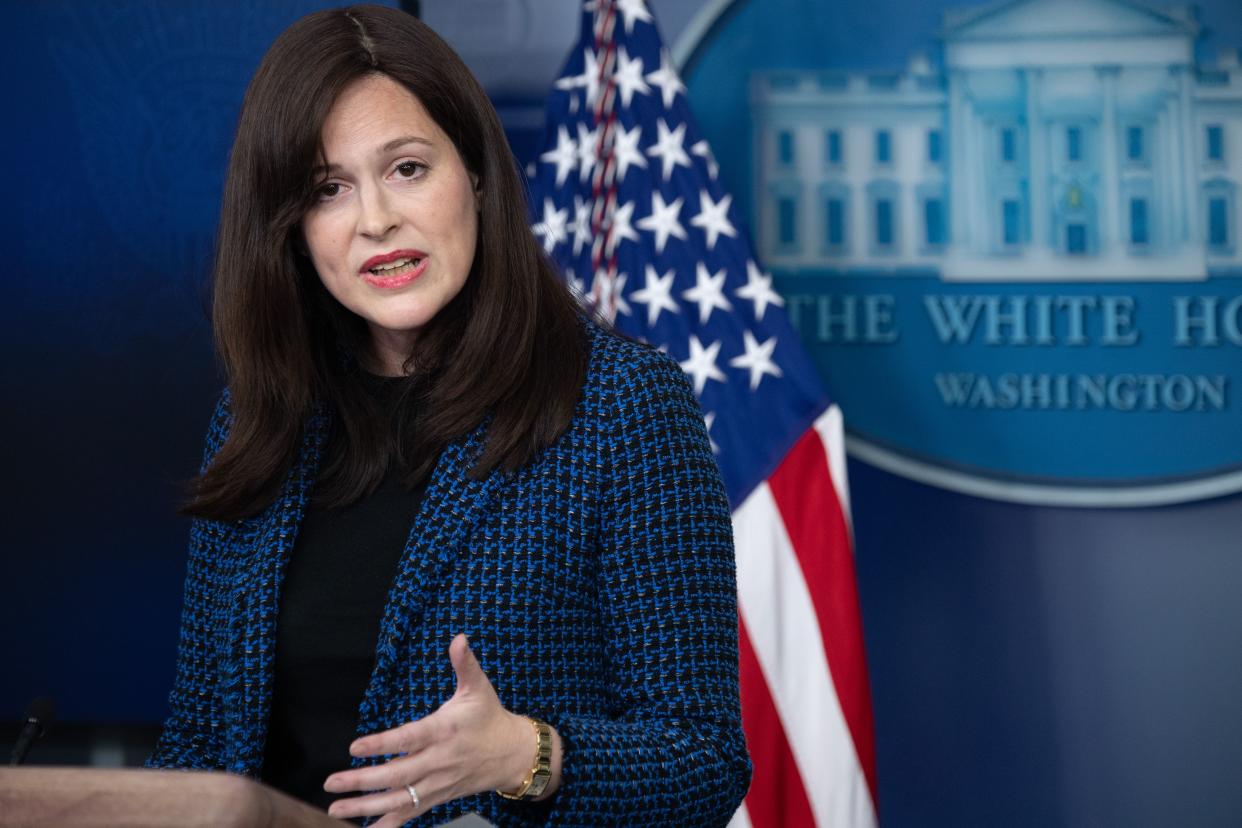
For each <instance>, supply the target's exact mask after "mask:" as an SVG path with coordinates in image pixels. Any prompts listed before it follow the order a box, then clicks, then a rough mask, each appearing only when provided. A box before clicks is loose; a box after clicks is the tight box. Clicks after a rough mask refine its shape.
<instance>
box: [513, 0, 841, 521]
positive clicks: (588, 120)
mask: <svg viewBox="0 0 1242 828" xmlns="http://www.w3.org/2000/svg"><path fill="white" fill-rule="evenodd" d="M597 6H598V7H599V8H597ZM685 91H686V88H685V86H684V85H683V84H682V82H681V80H680V78H679V77H678V75H677V72H676V70H675V69H674V68H673V65H672V62H671V60H670V57H669V53H668V51H667V50H666V49H664V48H663V46H662V44H661V42H660V36H659V33H658V31H657V30H656V27H655V23H654V21H653V19H652V15H651V12H650V10H649V9H648V8H647V7H646V5H645V3H644V2H642V0H616V1H615V2H608V0H599V2H597V3H587V4H586V8H585V9H584V11H583V15H582V36H581V39H580V42H579V45H578V46H577V47H576V48H575V49H574V51H573V53H572V54H571V55H570V58H569V60H568V62H567V63H566V66H565V68H564V70H563V71H562V73H561V77H560V78H559V79H558V80H557V81H556V83H555V84H554V86H553V89H552V92H551V94H550V96H549V99H548V109H547V111H548V118H547V127H546V133H545V136H544V144H543V147H544V151H543V152H541V154H540V155H539V157H538V161H537V163H536V165H535V169H534V171H533V173H532V175H531V178H532V195H533V197H532V199H531V209H532V211H533V213H534V230H535V233H536V234H537V235H538V236H539V238H540V239H541V240H542V241H543V245H544V249H545V250H546V251H547V252H548V253H549V255H550V256H551V257H552V258H553V260H554V261H555V262H556V264H557V265H558V266H559V268H560V270H561V272H562V273H563V274H564V276H565V278H566V280H567V281H568V283H569V285H570V287H571V289H572V290H573V291H574V292H575V293H577V294H578V295H579V297H580V298H581V299H582V301H583V302H584V304H587V305H588V306H591V307H593V308H594V309H595V310H596V311H597V312H599V313H600V314H601V315H603V316H604V317H605V318H608V319H609V320H611V321H612V322H613V323H614V325H615V326H616V327H617V328H618V329H619V330H620V331H622V332H624V333H626V334H629V335H631V336H634V337H636V338H640V339H643V340H646V341H647V342H650V343H652V344H653V345H656V346H657V347H659V348H661V349H662V350H664V351H666V352H667V353H668V354H670V355H671V356H672V357H673V358H674V359H676V360H677V361H678V362H679V363H680V364H681V367H682V369H683V370H684V371H685V372H686V374H687V375H688V376H689V378H690V380H691V383H692V384H693V386H694V390H695V393H696V394H697V395H698V397H699V402H700V404H701V405H702V407H703V411H704V419H705V421H706V423H707V427H708V433H709V435H710V437H711V438H712V444H713V449H714V450H715V451H716V453H717V460H718V462H719V464H720V469H721V473H722V475H723V476H724V480H725V485H726V487H727V489H728V493H729V499H730V502H731V503H732V504H733V506H734V507H735V508H736V507H737V506H738V504H740V503H741V502H742V501H743V500H744V499H745V498H746V496H747V495H748V494H749V493H750V492H751V491H752V490H753V489H754V488H755V486H757V485H758V484H759V483H760V482H761V481H762V480H764V479H765V478H766V477H767V476H768V475H769V474H771V472H772V471H773V469H774V468H775V467H776V466H777V464H778V463H780V461H781V459H782V458H783V457H784V456H785V454H786V453H787V452H788V451H789V449H790V447H791V446H792V445H793V444H794V442H795V441H796V440H797V439H798V438H799V437H800V436H801V435H802V434H803V433H805V432H806V431H807V429H808V428H809V427H810V426H811V424H812V423H813V422H814V420H815V418H816V417H817V416H818V415H819V414H820V413H821V412H823V411H824V410H825V409H826V408H827V406H828V400H827V398H826V396H825V394H824V391H823V389H822V386H821V384H820V381H819V378H818V376H817V375H816V373H815V368H814V366H813V364H812V363H811V361H810V359H809V358H808V356H807V355H806V353H805V351H804V350H803V349H802V347H801V345H800V344H799V343H798V341H797V339H796V336H795V334H794V331H793V329H792V327H791V326H790V324H789V320H788V317H787V316H786V313H785V310H784V307H783V305H784V302H783V300H782V299H781V297H780V296H779V295H778V294H777V293H776V292H775V290H774V289H773V287H772V278H771V276H769V275H767V274H765V273H764V272H763V270H762V269H761V267H760V266H759V264H758V263H757V262H756V261H755V258H754V254H753V249H752V246H751V243H750V239H749V238H748V237H747V233H746V229H745V224H744V222H743V221H742V220H741V218H740V217H739V216H738V214H737V211H736V210H735V209H734V207H733V198H732V196H730V195H729V194H728V193H726V192H725V189H724V187H723V186H722V184H721V182H720V180H719V177H718V173H719V170H718V167H717V164H716V160H715V158H714V157H713V156H712V151H711V148H710V147H709V146H708V144H707V141H706V140H704V138H703V136H702V135H701V134H700V132H699V129H698V126H697V125H696V124H695V122H694V119H693V117H692V116H691V113H690V109H689V106H688V104H687V101H686V97H685Z"/></svg>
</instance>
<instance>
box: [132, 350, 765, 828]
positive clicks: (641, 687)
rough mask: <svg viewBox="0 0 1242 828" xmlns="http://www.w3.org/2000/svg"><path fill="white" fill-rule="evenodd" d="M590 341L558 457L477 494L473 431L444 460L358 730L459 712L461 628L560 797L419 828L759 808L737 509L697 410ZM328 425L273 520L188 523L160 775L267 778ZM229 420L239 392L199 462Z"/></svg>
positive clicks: (310, 441) (479, 433)
mask: <svg viewBox="0 0 1242 828" xmlns="http://www.w3.org/2000/svg"><path fill="white" fill-rule="evenodd" d="M587 335H588V338H589V341H590V349H591V358H590V363H589V368H588V372H587V378H586V381H585V383H584V387H583V391H582V396H581V398H580V400H579V403H578V406H577V409H576V412H575V415H574V418H573V420H572V422H571V424H570V427H569V429H568V430H567V431H566V433H565V434H564V435H563V436H562V437H561V438H560V439H559V440H558V441H557V442H556V444H555V445H553V446H551V447H550V448H548V449H546V450H545V451H543V452H542V453H541V454H540V455H539V456H537V457H536V458H535V459H534V460H533V461H532V462H530V463H529V464H527V465H526V466H525V467H524V468H522V469H521V470H519V471H518V472H516V473H504V472H500V471H498V472H495V473H493V474H491V475H490V476H488V477H487V478H486V479H484V480H479V481H475V480H471V479H470V478H468V477H467V476H466V471H467V470H468V469H469V467H470V463H471V459H472V458H473V457H475V456H476V455H477V452H478V451H479V450H480V448H481V445H482V441H483V438H484V432H483V429H482V428H480V429H476V430H475V432H474V433H471V434H469V435H467V436H466V437H464V438H463V439H461V440H459V441H458V442H456V443H454V444H452V445H450V446H449V447H447V448H446V449H445V450H444V452H443V454H442V455H441V457H440V458H439V460H438V463H437V465H436V468H435V470H434V472H433V474H432V476H431V478H430V481H429V484H428V488H427V491H426V495H425V497H424V502H423V505H422V507H421V511H420V512H419V516H418V518H417V519H416V521H415V524H414V526H413V528H412V531H411V534H410V537H409V540H408V542H407V545H406V550H405V554H404V556H403V557H402V560H401V562H400V564H399V569H398V573H397V576H396V579H395V582H394V584H393V586H392V589H391V592H390V594H389V596H388V601H387V604H386V606H385V609H384V614H383V620H382V622H381V625H380V632H379V638H378V642H377V648H376V664H375V668H374V672H373V673H372V676H371V679H370V683H369V685H368V687H367V689H366V693H365V696H364V698H363V699H362V700H361V703H360V708H359V719H358V733H359V734H363V733H371V732H375V731H379V730H385V729H388V728H392V727H396V726H398V725H400V724H403V723H405V722H408V721H411V720H414V719H418V718H420V717H422V716H425V715H427V714H429V713H431V712H433V711H434V710H435V709H436V708H437V707H438V706H439V705H441V704H442V703H443V702H445V701H447V700H448V698H449V697H450V696H451V695H452V694H453V690H454V677H453V672H452V668H451V666H450V664H449V660H448V656H447V653H446V650H447V647H448V643H449V641H450V640H451V638H452V637H453V635H454V634H456V633H458V632H465V633H466V634H467V635H468V636H469V637H470V641H471V645H472V647H473V648H474V651H475V654H476V655H477V656H478V658H479V661H480V662H481V663H482V665H483V669H484V670H485V672H486V673H487V675H488V677H489V678H490V679H491V681H492V683H493V684H494V686H495V688H496V691H497V693H498V694H499V696H500V700H501V702H502V703H503V704H504V705H505V706H506V707H507V708H508V709H510V710H512V711H514V712H518V713H524V714H529V715H532V716H537V717H539V718H542V719H544V720H546V721H548V722H549V723H551V724H552V725H553V726H555V727H556V729H557V730H558V731H559V732H560V734H561V737H562V739H563V744H564V764H563V769H562V783H561V787H560V790H559V791H558V792H557V793H556V794H555V795H554V796H553V797H551V798H550V799H549V800H547V801H546V802H542V803H531V802H511V801H509V800H504V799H502V798H500V797H499V796H496V795H495V794H491V793H487V794H481V795H478V796H474V797H467V798H465V799H460V800H457V801H455V802H451V803H447V804H445V805H442V806H440V807H438V808H435V809H433V810H432V811H431V812H430V813H429V814H427V815H425V816H423V817H422V818H421V819H419V820H416V821H415V823H412V824H420V825H435V824H439V823H440V822H443V821H446V820H448V819H450V818H452V817H453V816H455V815H458V814H461V813H465V812H468V811H477V812H479V813H481V814H482V815H483V816H485V817H487V818H488V819H490V820H491V821H492V822H494V823H496V824H498V825H545V824H546V825H584V826H585V825H592V826H594V825H635V824H639V823H642V824H644V825H647V826H653V825H676V826H687V825H718V824H724V823H725V822H727V821H728V819H729V817H730V815H731V814H732V813H733V811H734V809H735V808H736V807H737V805H738V804H739V802H740V801H741V799H742V797H743V795H744V794H745V792H746V788H747V784H748V781H749V778H750V761H749V758H748V757H747V754H746V747H745V742H744V738H743V735H742V729H741V720H740V713H739V704H738V680H737V606H736V582H735V576H734V563H733V545H732V535H731V522H730V512H729V506H728V503H727V501H726V498H725V491H724V486H723V484H722V483H721V480H720V477H719V473H718V471H717V468H716V463H715V460H714V459H713V457H712V453H711V449H710V447H709V443H708V439H707V435H706V433H705V430H704V427H703V420H702V416H701V413H700V409H699V405H698V402H697V400H696V399H695V398H694V395H693V393H692V391H691V389H690V388H689V386H688V384H687V382H686V380H685V377H684V376H683V375H682V372H681V370H680V369H679V368H678V366H677V365H676V363H674V362H673V361H672V360H670V359H669V358H667V357H665V356H664V355H662V354H660V353H659V352H657V351H655V350H653V349H651V348H648V347H646V346H643V345H638V344H635V343H632V342H628V341H625V340H623V339H621V338H619V337H617V336H615V335H613V334H610V333H606V332H604V331H601V330H600V329H598V328H596V327H594V326H593V325H592V326H589V328H588V334H587ZM329 416H330V415H328V414H318V415H316V416H314V417H312V418H311V420H310V421H309V423H308V427H307V428H306V429H305V437H304V439H303V442H302V445H301V447H300V450H299V454H298V457H297V460H296V462H295V463H294V465H293V467H292V469H291V471H290V473H289V474H288V477H287V479H286V480H285V482H284V485H283V489H282V491H281V493H280V495H279V496H278V497H277V499H276V500H275V501H274V502H273V503H272V505H271V506H270V507H269V508H268V509H266V511H264V512H263V513H262V514H260V515H258V516H257V517H255V518H251V519H247V520H242V521H238V522H234V523H220V522H213V521H205V520H198V521H195V522H194V524H193V526H192V528H191V534H190V560H189V568H188V574H187V578H186V585H185V607H184V611H183V615H182V622H181V623H182V626H181V641H180V646H179V652H178V659H177V675H176V680H175V683H174V687H173V690H172V693H171V695H170V705H171V710H172V712H171V715H170V716H169V718H168V720H167V723H166V724H165V726H164V730H163V733H162V735H161V736H160V739H159V742H158V744H157V746H156V749H155V752H154V753H153V754H152V755H151V757H150V758H149V759H148V760H147V765H148V766H149V767H170V768H204V769H220V770H227V771H231V772H233V773H240V774H245V775H248V776H252V777H253V776H257V775H258V773H259V771H260V769H261V767H262V763H263V752H264V741H265V737H266V729H267V720H268V713H269V707H270V702H271V694H272V675H273V674H272V662H273V655H274V646H275V625H276V617H277V605H278V601H279V600H280V585H281V579H282V576H283V571H284V565H285V562H286V561H287V559H288V556H289V554H290V551H291V550H292V548H293V545H294V538H295V536H296V534H297V531H298V525H299V523H300V521H301V519H302V514H303V509H304V506H305V504H306V502H307V498H308V495H309V493H310V490H311V488H312V485H313V482H314V478H315V473H316V468H317V464H318V461H319V457H320V449H321V446H322V445H323V441H324V437H325V433H326V430H327V427H328V417H329ZM229 423H230V420H229V413H228V398H227V392H226V394H225V396H224V397H223V398H222V400H221V404H220V406H219V407H218V408H217V411H216V415H215V417H214V418H213V421H212V424H211V427H210V431H209V433H208V438H207V448H206V458H207V459H209V458H210V457H211V456H212V455H213V454H214V453H215V451H216V450H217V449H218V447H219V446H220V445H221V443H222V442H223V440H224V437H225V435H226V434H227V432H228V428H229ZM378 761H382V760H381V759H368V760H362V759H355V760H354V765H355V766H359V765H362V764H364V763H366V762H378Z"/></svg>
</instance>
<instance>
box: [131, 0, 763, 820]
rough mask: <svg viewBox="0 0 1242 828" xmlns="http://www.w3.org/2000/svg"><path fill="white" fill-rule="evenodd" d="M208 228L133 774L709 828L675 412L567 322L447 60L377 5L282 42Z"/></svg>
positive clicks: (459, 71) (563, 301) (335, 13)
mask: <svg viewBox="0 0 1242 828" xmlns="http://www.w3.org/2000/svg"><path fill="white" fill-rule="evenodd" d="M219 233H220V235H219V240H218V247H217V257H216V262H215V267H214V275H213V278H214V287H213V290H214V299H213V309H212V316H213V328H214V332H215V337H216V344H217V348H218V351H219V354H220V357H221V361H222V363H223V367H224V370H225V374H226V377H227V390H226V391H225V392H224V394H223V395H222V397H221V400H220V403H219V405H218V407H217V409H216V412H215V416H214V418H213V419H212V423H211V426H210V429H209V431H208V435H207V445H206V451H205V456H204V462H203V467H202V470H201V473H200V474H199V476H198V477H197V478H196V479H195V481H194V483H193V487H192V494H191V499H190V501H189V503H188V505H187V507H186V511H187V512H188V513H189V514H190V515H191V516H193V518H194V521H193V523H192V528H191V541H190V552H189V566H188V574H187V579H186V586H185V608H184V613H183V617H182V628H181V637H180V645H179V650H178V661H177V673H176V679H175V683H174V687H173V690H172V693H171V696H170V704H171V711H172V712H171V715H170V716H169V719H168V721H167V723H166V724H165V727H164V730H163V733H162V735H161V737H160V739H159V742H158V744H157V746H156V749H155V752H154V753H153V754H152V756H151V757H150V759H149V760H148V763H147V764H148V766H150V767H173V768H203V769H218V770H227V771H231V772H234V773H240V774H246V775H248V776H252V777H256V778H261V779H262V780H264V781H266V782H267V783H269V784H271V785H273V786H275V787H277V788H280V789H282V790H285V791H287V792H289V793H291V794H292V795H294V796H297V797H299V798H301V799H304V800H306V801H309V802H311V803H313V804H318V805H320V806H323V807H328V808H329V812H330V813H331V814H333V815H335V816H340V817H345V818H359V817H369V818H378V821H374V822H373V823H372V824H375V825H380V826H384V827H385V828H388V826H396V825H401V824H404V823H407V822H409V821H410V820H414V821H415V822H416V823H417V824H427V825H434V824H438V823H440V822H443V821H445V820H447V819H450V818H452V817H453V816H455V815H458V814H462V813H466V812H469V811H477V812H479V813H480V814H482V815H483V816H484V817H486V818H487V819H489V820H491V821H492V822H494V823H496V824H498V825H542V824H555V825H633V824H638V823H643V824H645V825H678V826H684V825H708V824H723V823H725V822H727V821H728V819H729V817H730V816H731V815H732V813H733V811H734V809H735V808H736V807H737V805H738V803H739V802H740V801H741V799H742V796H743V795H744V793H745V791H746V787H747V782H748V779H749V774H750V764H749V759H748V758H747V754H746V748H745V743H744V739H743V736H742V730H741V725H740V716H739V706H738V684H737V607H736V584H735V579H734V566H733V549H732V540H731V531H730V514H729V507H728V504H727V502H726V499H725V492H724V487H723V485H722V483H721V481H720V478H719V475H718V471H717V468H716V464H715V461H714V459H713V456H712V453H711V450H710V447H709V443H708V439H707V436H706V433H705V431H704V427H703V422H702V418H701V414H700V410H699V407H698V403H697V401H696V400H695V398H694V395H693V393H692V392H691V390H690V388H689V386H688V384H687V382H686V381H685V379H684V378H683V376H682V374H681V371H680V369H679V368H678V366H677V365H676V363H674V362H673V361H671V360H670V359H669V358H667V357H665V356H664V355H662V354H660V353H658V352H657V351H655V350H653V349H651V348H649V347H646V346H643V345H639V344H636V343H633V342H630V341H628V340H625V339H623V338H621V337H619V336H618V335H616V334H615V333H611V332H609V331H606V330H604V329H602V328H601V327H600V326H599V325H597V324H596V323H595V322H594V321H592V320H590V319H587V318H586V317H584V316H583V314H582V312H581V311H580V310H579V309H578V307H577V305H576V304H575V303H574V301H573V299H572V297H571V296H570V294H569V292H568V291H567V290H566V289H565V288H564V287H563V285H562V284H561V282H560V281H559V279H558V278H557V276H556V274H555V273H554V272H553V270H552V267H551V266H550V264H549V263H548V262H547V260H546V259H545V258H544V256H543V254H542V252H541V250H540V247H539V245H538V243H537V241H536V240H535V239H534V237H533V236H532V234H531V232H530V229H529V227H528V225H527V213H526V207H525V203H524V197H523V191H522V183H521V179H520V178H519V175H518V173H517V170H516V167H515V163H514V160H513V158H512V155H511V154H510V151H509V148H508V145H507V144H506V141H505V136H504V133H503V131H502V129H501V126H500V123H499V119H498V118H497V116H496V113H495V110H494V109H493V108H492V106H491V104H490V102H489V101H488V99H487V97H486V95H485V94H484V92H483V90H482V89H481V87H480V86H479V84H478V82H477V81H476V80H475V79H474V78H473V77H472V76H471V74H470V72H469V71H468V70H467V69H466V67H465V66H464V65H463V64H462V62H461V61H460V59H459V58H458V57H457V56H456V55H455V54H454V53H453V52H452V50H451V49H450V48H449V47H448V46H447V45H446V44H445V43H444V42H443V41H441V40H440V39H439V38H438V37H437V36H436V35H435V34H434V33H433V32H431V31H430V30H429V29H428V28H427V27H426V26H425V25H423V24H422V23H420V22H419V21H418V20H417V19H415V18H413V17H411V16H409V15H406V14H404V13H402V12H400V11H396V10H393V9H388V8H380V7H374V6H359V7H355V8H351V9H344V10H332V11H325V12H319V13H316V14H312V15H310V16H308V17H305V18H303V19H301V20H299V21H298V22H296V23H294V24H293V25H292V26H291V27H290V28H289V29H288V30H286V31H285V32H284V33H283V34H282V35H281V36H280V37H279V38H278V39H277V40H276V42H275V43H274V44H273V45H272V47H271V49H270V50H269V52H268V53H267V55H266V56H265V57H264V59H263V62H262V64H261V65H260V67H259V69H258V71H257V73H256V74H255V76H254V78H253V80H252V81H251V83H250V86H249V89H248V90H247V93H246V98H245V102H244V104H243V107H242V113H241V119H240V123H239V126H238V129H237V135H236V139H235V143H234V145H233V151H232V156H231V160H230V163H229V170H228V178H227V182H226V186H225V194H224V203H223V208H222V212H221V221H220V230H219Z"/></svg>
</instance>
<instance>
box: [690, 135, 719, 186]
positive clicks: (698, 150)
mask: <svg viewBox="0 0 1242 828" xmlns="http://www.w3.org/2000/svg"><path fill="white" fill-rule="evenodd" d="M690 152H692V153H694V154H695V155H697V156H698V157H699V158H702V159H703V160H704V161H706V162H707V174H708V175H709V176H710V177H711V179H712V181H715V180H716V174H717V173H718V172H720V165H719V164H717V163H716V156H715V155H713V154H712V148H711V145H710V144H708V143H707V142H706V141H699V142H698V143H696V144H695V145H694V146H692V147H691V148H690Z"/></svg>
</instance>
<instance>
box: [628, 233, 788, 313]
mask: <svg viewBox="0 0 1242 828" xmlns="http://www.w3.org/2000/svg"><path fill="white" fill-rule="evenodd" d="M640 226H641V225H640ZM733 293H734V295H736V296H740V297H742V298H743V299H749V300H750V301H752V302H754V303H755V318H756V319H758V320H759V321H760V322H762V321H763V312H764V311H766V310H767V309H768V305H777V306H780V307H784V305H785V300H784V299H782V298H781V295H780V294H779V293H777V292H776V291H774V290H772V277H771V276H765V275H764V274H763V272H762V271H760V270H759V265H757V264H755V260H754V259H750V260H748V261H747V262H746V284H745V285H743V286H742V287H740V288H738V289H737V290H735V291H734V292H733Z"/></svg>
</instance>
